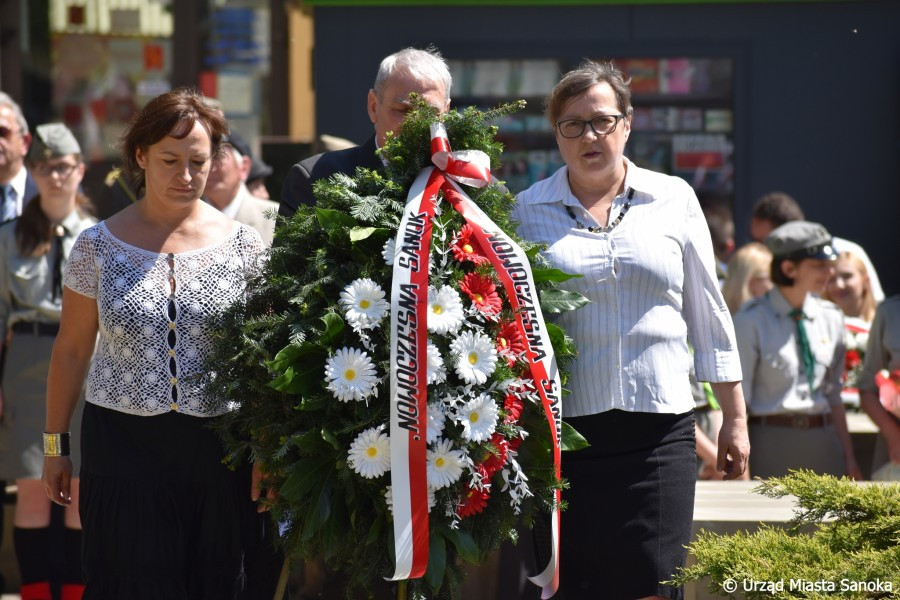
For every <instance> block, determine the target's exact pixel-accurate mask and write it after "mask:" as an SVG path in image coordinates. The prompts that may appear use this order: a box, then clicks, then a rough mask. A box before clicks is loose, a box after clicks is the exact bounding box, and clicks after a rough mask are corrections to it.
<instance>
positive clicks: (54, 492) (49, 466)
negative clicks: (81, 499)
mask: <svg viewBox="0 0 900 600" xmlns="http://www.w3.org/2000/svg"><path fill="white" fill-rule="evenodd" d="M41 481H43V482H44V489H45V490H46V491H47V497H48V498H50V500H51V501H53V502H56V503H57V504H59V505H62V506H69V505H70V504H72V459H71V458H69V457H68V456H45V457H44V473H43V475H42V476H41Z"/></svg>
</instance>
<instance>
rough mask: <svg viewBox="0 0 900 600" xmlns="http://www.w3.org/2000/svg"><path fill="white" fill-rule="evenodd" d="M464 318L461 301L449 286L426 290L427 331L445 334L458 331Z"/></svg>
mask: <svg viewBox="0 0 900 600" xmlns="http://www.w3.org/2000/svg"><path fill="white" fill-rule="evenodd" d="M463 318H465V310H464V309H463V304H462V299H461V298H460V297H459V294H458V293H457V292H456V290H454V289H453V288H452V287H450V286H449V285H444V286H441V288H440V289H437V288H433V287H429V288H428V331H430V332H431V333H438V334H442V335H443V334H446V333H450V332H454V331H456V330H457V329H459V326H460V325H461V324H462V321H463Z"/></svg>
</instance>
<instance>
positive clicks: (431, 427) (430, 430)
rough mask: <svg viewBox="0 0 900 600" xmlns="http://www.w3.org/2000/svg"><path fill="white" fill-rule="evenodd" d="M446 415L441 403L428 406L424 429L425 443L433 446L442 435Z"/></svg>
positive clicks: (432, 403)
mask: <svg viewBox="0 0 900 600" xmlns="http://www.w3.org/2000/svg"><path fill="white" fill-rule="evenodd" d="M446 419H447V415H446V414H445V413H444V405H443V403H441V402H431V403H429V404H428V423H427V425H426V427H425V441H426V442H427V443H429V444H433V443H434V442H436V441H437V439H438V438H439V437H441V434H442V433H444V422H445V421H446Z"/></svg>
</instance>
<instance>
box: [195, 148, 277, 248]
mask: <svg viewBox="0 0 900 600" xmlns="http://www.w3.org/2000/svg"><path fill="white" fill-rule="evenodd" d="M251 156H252V155H251V153H250V146H248V145H247V143H246V142H245V141H244V140H243V138H241V136H240V135H238V134H237V133H236V132H234V131H232V132H231V133H229V134H228V136H226V138H225V139H224V140H223V144H222V149H221V151H220V152H219V155H218V156H216V158H215V160H214V161H213V165H212V169H211V170H210V173H209V179H208V180H207V182H206V189H205V190H204V191H203V196H204V198H205V199H206V201H207V202H209V203H210V204H212V205H213V206H215V207H216V208H218V209H219V210H221V211H222V212H223V213H225V214H226V215H228V216H229V217H231V218H232V219H234V220H235V221H237V222H239V223H243V224H244V225H249V226H250V227H252V228H253V229H255V230H256V231H258V232H259V235H260V237H262V239H263V242H265V243H266V244H267V245H269V246H271V245H272V237H273V235H274V232H275V221H274V220H273V219H268V218H266V214H267V213H269V212H273V213H274V212H275V211H276V210H277V209H278V204H277V203H275V202H272V201H271V200H264V199H262V198H258V197H256V196H254V195H253V194H251V193H250V191H249V190H248V189H247V186H246V185H245V183H244V182H245V181H246V180H247V176H248V174H249V173H250V165H251V162H252V160H253V159H252V157H251Z"/></svg>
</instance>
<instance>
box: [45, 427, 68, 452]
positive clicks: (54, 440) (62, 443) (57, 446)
mask: <svg viewBox="0 0 900 600" xmlns="http://www.w3.org/2000/svg"><path fill="white" fill-rule="evenodd" d="M69 437H70V434H69V432H68V431H67V432H66V433H47V432H44V456H69Z"/></svg>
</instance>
